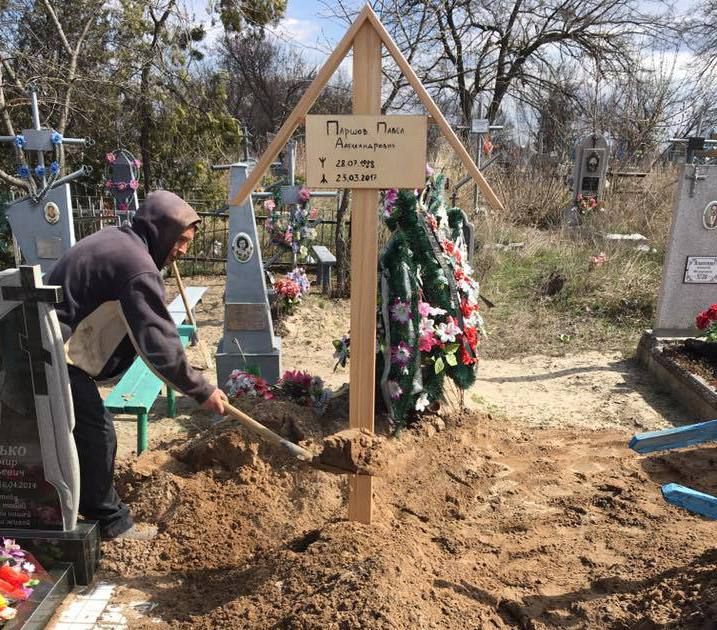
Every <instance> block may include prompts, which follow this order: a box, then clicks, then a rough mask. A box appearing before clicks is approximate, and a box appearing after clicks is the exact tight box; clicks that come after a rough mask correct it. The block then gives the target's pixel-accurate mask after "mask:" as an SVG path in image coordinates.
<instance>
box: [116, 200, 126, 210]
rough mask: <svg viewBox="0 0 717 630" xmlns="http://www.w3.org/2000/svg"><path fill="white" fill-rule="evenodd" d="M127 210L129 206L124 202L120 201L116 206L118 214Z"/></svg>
mask: <svg viewBox="0 0 717 630" xmlns="http://www.w3.org/2000/svg"><path fill="white" fill-rule="evenodd" d="M127 208H129V206H128V205H127V203H126V202H124V201H120V202H119V203H118V204H117V210H119V211H120V212H127Z"/></svg>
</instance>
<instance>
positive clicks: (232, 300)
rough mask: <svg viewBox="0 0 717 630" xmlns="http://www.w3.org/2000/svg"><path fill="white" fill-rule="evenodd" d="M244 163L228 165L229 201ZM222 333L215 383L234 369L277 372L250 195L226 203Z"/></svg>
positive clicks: (273, 376)
mask: <svg viewBox="0 0 717 630" xmlns="http://www.w3.org/2000/svg"><path fill="white" fill-rule="evenodd" d="M248 169H249V166H248V165H247V164H244V163H239V164H233V165H231V166H230V167H229V171H230V172H229V182H230V183H229V199H233V198H234V196H235V195H236V194H237V193H238V192H239V189H240V188H241V185H242V184H243V183H244V181H246V178H247V173H248ZM224 299H225V305H224V334H223V336H222V338H221V340H220V341H219V346H218V348H217V355H216V363H217V383H218V384H219V387H221V388H224V389H226V383H227V381H228V380H229V375H230V374H231V373H232V371H233V370H236V369H239V370H252V371H257V372H258V373H259V374H260V375H261V376H262V378H264V379H266V380H267V381H268V382H269V383H275V382H276V381H277V380H279V377H280V376H281V339H280V338H279V337H277V336H276V335H275V334H274V325H273V323H272V320H271V311H270V308H269V301H268V298H267V290H266V280H265V275H264V265H263V263H262V255H261V245H260V240H259V238H258V235H257V229H256V219H255V217H254V208H253V206H252V201H251V195H250V196H249V198H248V199H247V200H246V201H244V202H243V203H242V204H241V205H239V206H236V205H230V207H229V247H228V252H227V280H226V293H225V298H224Z"/></svg>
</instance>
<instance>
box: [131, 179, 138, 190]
mask: <svg viewBox="0 0 717 630" xmlns="http://www.w3.org/2000/svg"><path fill="white" fill-rule="evenodd" d="M129 187H130V188H131V189H132V190H137V189H138V188H139V182H138V181H137V180H136V179H134V178H133V179H130V180H129Z"/></svg>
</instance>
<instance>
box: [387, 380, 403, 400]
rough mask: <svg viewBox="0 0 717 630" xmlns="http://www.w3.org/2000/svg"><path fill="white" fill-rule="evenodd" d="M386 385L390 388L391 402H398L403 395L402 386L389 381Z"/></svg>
mask: <svg viewBox="0 0 717 630" xmlns="http://www.w3.org/2000/svg"><path fill="white" fill-rule="evenodd" d="M386 385H387V386H388V395H389V396H390V397H391V400H398V399H399V398H400V397H401V394H403V390H402V389H401V386H400V385H399V384H398V383H397V382H396V381H388V382H387V383H386Z"/></svg>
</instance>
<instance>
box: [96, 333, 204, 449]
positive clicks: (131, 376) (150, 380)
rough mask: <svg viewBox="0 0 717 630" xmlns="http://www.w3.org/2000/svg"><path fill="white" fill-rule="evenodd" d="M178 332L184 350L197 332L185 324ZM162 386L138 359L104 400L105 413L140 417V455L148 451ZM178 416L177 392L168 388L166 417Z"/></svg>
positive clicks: (138, 437)
mask: <svg viewBox="0 0 717 630" xmlns="http://www.w3.org/2000/svg"><path fill="white" fill-rule="evenodd" d="M177 332H178V333H179V338H180V339H181V341H182V346H184V347H185V348H186V347H187V346H188V345H189V343H190V342H191V340H192V337H193V336H194V334H195V332H196V331H195V329H194V326H192V325H190V324H182V325H180V326H178V327H177ZM163 386H164V382H163V381H162V380H161V379H160V378H159V377H157V376H156V375H155V373H154V372H152V371H151V370H150V369H149V368H148V367H147V364H146V363H145V362H144V361H143V360H142V359H141V358H140V357H137V358H136V359H135V360H134V363H132V365H131V367H130V368H129V370H127V371H126V372H125V374H124V376H123V377H122V378H121V379H120V382H119V383H117V385H115V386H114V388H113V389H112V392H111V393H110V395H109V396H107V398H106V400H105V409H107V410H108V411H111V412H112V413H126V414H136V415H137V455H139V454H140V453H142V452H144V451H146V450H147V446H148V443H149V437H148V424H149V410H150V409H151V408H152V405H153V404H154V401H155V400H157V396H159V393H160V392H161V391H162V387H163ZM176 413H177V402H176V397H175V393H174V390H173V389H172V388H171V387H167V415H168V416H169V417H170V418H174V416H175V415H176Z"/></svg>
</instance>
